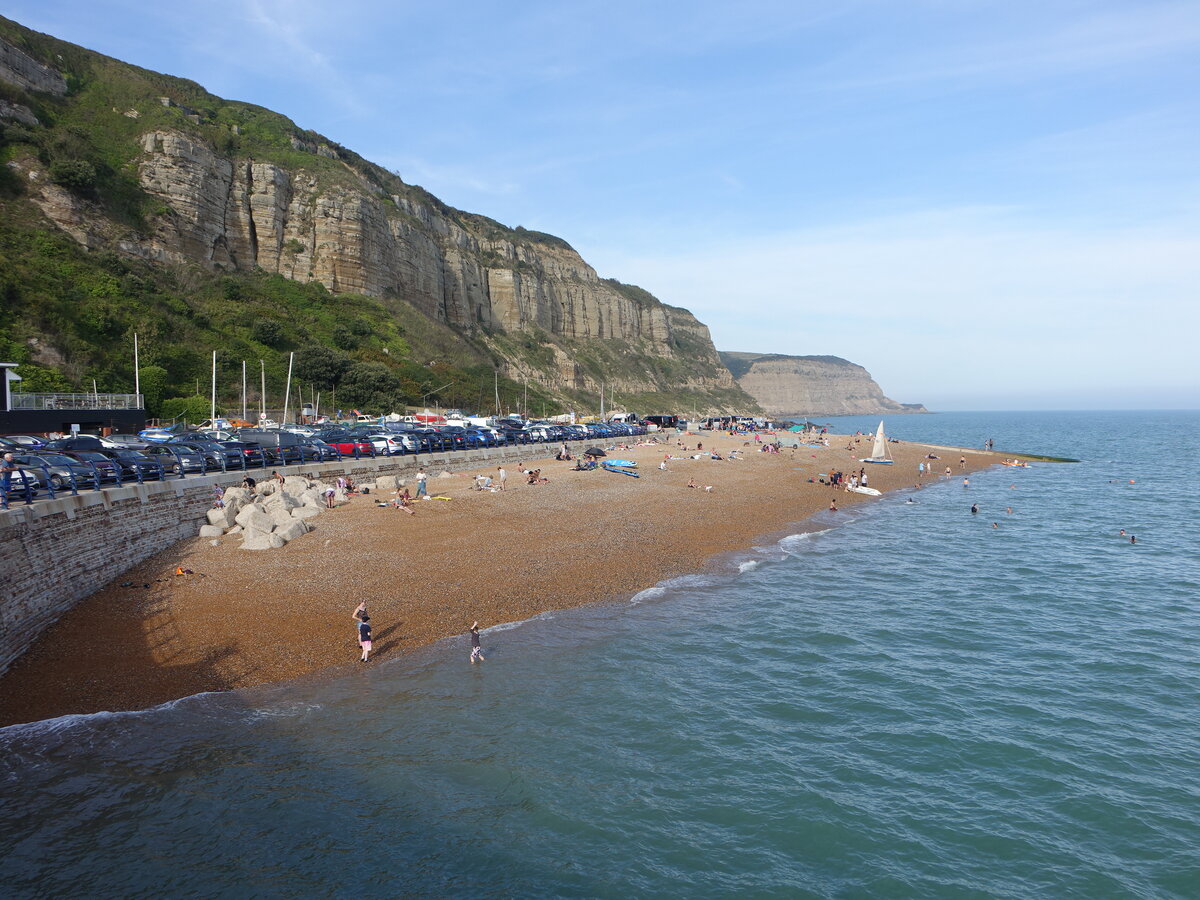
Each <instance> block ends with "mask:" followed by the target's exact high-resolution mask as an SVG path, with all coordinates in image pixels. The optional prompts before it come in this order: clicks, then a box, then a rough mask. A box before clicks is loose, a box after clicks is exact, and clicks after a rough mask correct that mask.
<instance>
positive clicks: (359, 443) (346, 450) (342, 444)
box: [321, 434, 375, 456]
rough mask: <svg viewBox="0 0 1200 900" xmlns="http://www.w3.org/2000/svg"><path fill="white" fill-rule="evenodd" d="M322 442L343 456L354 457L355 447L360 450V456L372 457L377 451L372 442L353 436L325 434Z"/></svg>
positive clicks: (322, 436)
mask: <svg viewBox="0 0 1200 900" xmlns="http://www.w3.org/2000/svg"><path fill="white" fill-rule="evenodd" d="M321 440H323V441H324V442H325V443H327V444H328V445H329V446H330V447H333V448H334V449H335V450H337V452H338V453H340V454H342V456H353V455H354V448H355V447H357V448H358V455H359V456H370V455H371V454H372V453H373V452H374V450H375V445H374V444H372V443H371V442H370V441H367V440H361V439H359V438H356V437H354V435H352V434H323V435H321Z"/></svg>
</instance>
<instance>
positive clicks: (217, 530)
mask: <svg viewBox="0 0 1200 900" xmlns="http://www.w3.org/2000/svg"><path fill="white" fill-rule="evenodd" d="M213 512H217V510H213ZM224 533H225V529H224V528H223V527H222V526H220V525H201V526H200V537H206V538H213V537H220V536H221V535H223V534H224Z"/></svg>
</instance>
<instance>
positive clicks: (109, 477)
mask: <svg viewBox="0 0 1200 900" xmlns="http://www.w3.org/2000/svg"><path fill="white" fill-rule="evenodd" d="M62 455H63V456H69V457H71V459H77V460H79V461H80V462H81V463H87V464H90V465H93V466H95V467H96V470H97V471H98V472H99V473H100V480H101V481H120V480H121V478H122V475H123V473H122V470H121V466H120V465H119V464H118V463H117V462H116V460H113V459H110V458H109V457H107V456H105V455H104V453H103V452H102V451H100V450H64V451H63V453H62Z"/></svg>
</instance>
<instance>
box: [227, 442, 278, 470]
mask: <svg viewBox="0 0 1200 900" xmlns="http://www.w3.org/2000/svg"><path fill="white" fill-rule="evenodd" d="M221 446H222V447H226V448H228V449H230V450H236V451H237V452H238V453H240V454H241V458H242V459H244V460H245V461H246V466H247V467H248V468H256V467H262V466H265V465H267V462H268V460H267V454H266V451H264V450H263V448H262V445H261V444H256V443H254V442H253V441H221ZM237 466H238V467H239V468H240V467H241V462H238V463H237ZM233 467H234V464H233V463H230V464H229V468H231V469H232V468H233Z"/></svg>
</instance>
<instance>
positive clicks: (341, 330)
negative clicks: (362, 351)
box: [331, 325, 358, 350]
mask: <svg viewBox="0 0 1200 900" xmlns="http://www.w3.org/2000/svg"><path fill="white" fill-rule="evenodd" d="M331 340H332V341H333V346H335V347H339V348H341V349H342V350H353V349H354V348H355V347H357V346H358V335H356V334H355V333H354V332H353V331H351V330H350V329H349V328H347V327H346V326H345V325H338V326H337V327H336V328H334V329H333V335H332V337H331Z"/></svg>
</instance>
